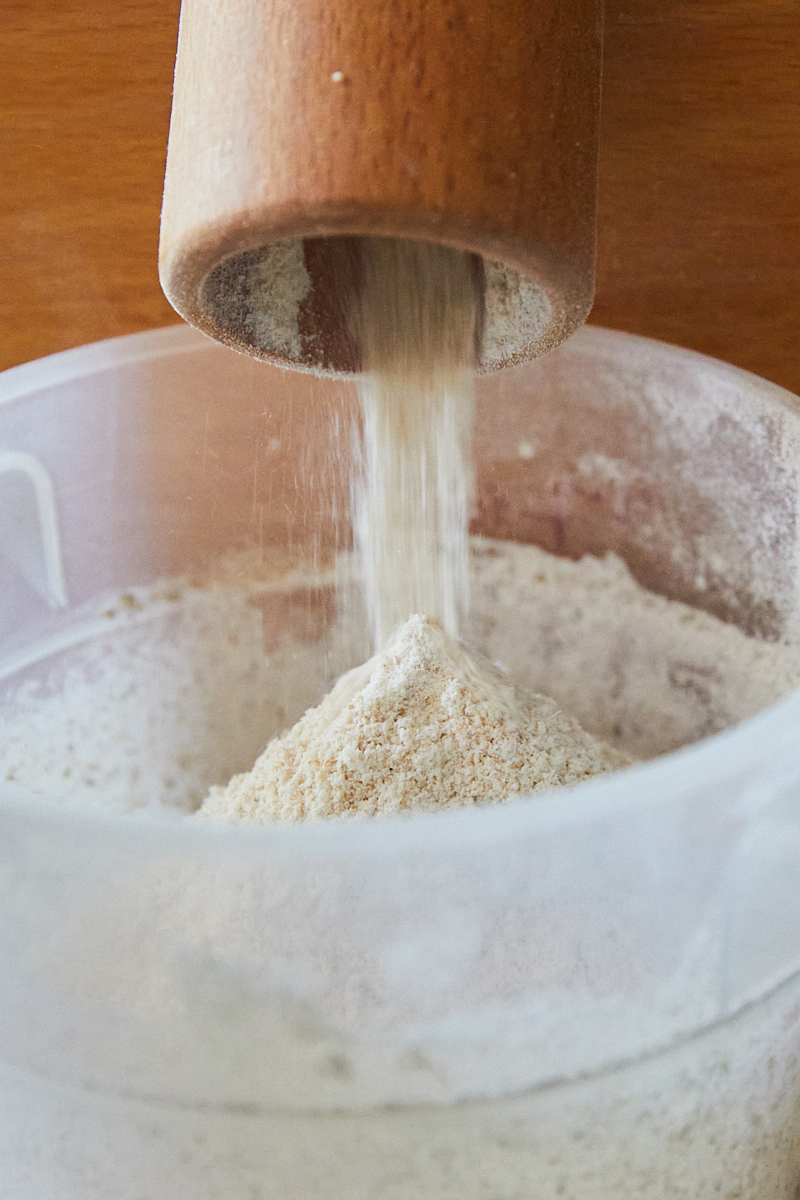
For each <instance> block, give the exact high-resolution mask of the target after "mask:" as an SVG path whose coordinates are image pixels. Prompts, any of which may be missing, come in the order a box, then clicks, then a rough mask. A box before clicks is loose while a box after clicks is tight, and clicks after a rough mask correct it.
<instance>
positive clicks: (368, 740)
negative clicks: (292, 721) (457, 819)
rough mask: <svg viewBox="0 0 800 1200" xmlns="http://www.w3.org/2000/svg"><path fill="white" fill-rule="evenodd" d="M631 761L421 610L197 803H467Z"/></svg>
mask: <svg viewBox="0 0 800 1200" xmlns="http://www.w3.org/2000/svg"><path fill="white" fill-rule="evenodd" d="M632 761H633V760H632V759H631V758H629V757H628V756H627V755H626V754H624V753H622V752H621V751H619V750H615V749H613V748H612V747H610V746H608V745H606V744H605V743H603V742H600V741H599V740H598V739H597V738H594V737H592V736H591V734H588V733H586V732H585V731H584V730H583V729H581V727H580V726H579V725H578V724H577V722H576V721H573V720H571V719H570V718H569V717H567V716H565V715H564V714H563V713H562V712H560V711H559V708H558V705H557V704H556V702H555V701H554V700H550V699H548V698H547V697H545V696H539V695H536V694H533V693H526V692H524V691H522V690H518V689H514V688H512V687H511V685H510V684H509V683H508V682H507V681H506V680H505V679H504V678H503V677H502V676H501V675H500V674H499V673H498V672H497V671H496V670H494V668H492V667H491V666H489V665H488V664H487V663H483V662H479V661H478V660H477V659H475V658H473V657H472V656H471V655H470V654H468V653H467V651H466V650H464V649H463V648H462V647H461V646H460V645H459V644H458V643H457V642H455V641H454V640H453V639H452V638H450V637H449V636H448V635H447V634H446V633H445V632H444V630H443V629H442V628H441V627H440V626H439V625H438V624H437V623H436V622H434V621H431V620H429V619H428V618H426V617H424V616H420V615H415V616H412V617H410V618H409V620H408V621H406V623H405V624H404V625H403V626H401V627H400V629H399V630H398V631H397V633H396V634H395V635H394V637H393V638H392V639H391V640H390V642H389V643H388V645H387V647H386V648H385V649H384V650H383V651H382V652H381V653H380V654H378V655H376V656H375V657H374V658H372V659H370V660H369V662H367V663H365V664H364V665H363V666H360V667H356V668H355V669H354V670H352V671H349V672H348V673H347V674H346V675H344V676H343V677H342V678H341V679H340V680H339V682H338V683H337V684H336V686H335V687H334V688H333V690H332V691H331V692H329V694H328V695H327V696H326V697H325V698H324V699H323V700H322V702H321V704H319V705H318V706H317V707H316V708H311V709H309V710H308V712H307V713H306V714H305V716H303V717H301V719H300V720H299V721H298V722H297V724H296V725H294V727H293V728H292V729H290V730H289V731H288V732H287V733H285V734H283V735H282V736H280V737H278V738H275V739H274V740H273V741H272V742H270V743H269V745H268V746H267V748H266V750H265V751H264V753H263V754H262V755H261V757H260V758H259V759H258V760H257V762H256V764H255V766H254V767H253V769H252V771H250V772H249V773H247V774H244V775H235V776H234V778H233V779H232V780H231V781H230V783H229V784H228V786H227V787H226V788H220V787H218V788H213V789H212V791H211V793H210V795H209V797H208V798H207V800H206V801H205V803H204V805H203V807H202V809H201V810H200V815H201V816H208V817H218V818H222V819H223V820H230V821H250V822H253V823H259V824H266V823H269V822H272V821H313V820H320V819H325V818H329V817H366V816H374V815H375V814H377V813H384V814H388V813H402V812H412V811H413V812H420V811H426V810H427V811H432V810H436V809H438V808H441V807H442V806H454V807H467V806H471V805H479V804H489V803H492V802H497V801H500V800H505V799H507V798H508V797H509V796H513V795H518V794H520V793H527V792H532V791H534V790H536V789H539V790H542V789H546V788H551V787H556V786H558V785H562V784H570V783H578V782H580V781H581V780H584V779H586V778H587V777H589V776H592V775H597V774H600V773H602V772H605V771H612V770H615V769H617V768H619V767H623V766H627V765H629V764H630V763H631V762H632Z"/></svg>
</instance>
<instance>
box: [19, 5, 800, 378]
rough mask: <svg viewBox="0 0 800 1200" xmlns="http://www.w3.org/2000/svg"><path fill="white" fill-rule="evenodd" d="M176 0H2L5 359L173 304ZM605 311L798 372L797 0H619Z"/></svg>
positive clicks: (604, 154) (162, 316)
mask: <svg viewBox="0 0 800 1200" xmlns="http://www.w3.org/2000/svg"><path fill="white" fill-rule="evenodd" d="M178 12H179V2H178V0H126V3H125V4H109V3H108V0H82V2H81V3H80V4H78V3H76V2H75V0H26V2H25V3H22V2H14V0H4V2H3V4H2V6H0V26H1V28H0V34H1V35H2V41H3V47H4V54H3V70H2V72H0V153H1V154H2V158H1V159H0V320H1V321H2V344H1V346H0V366H2V367H7V366H11V365H13V364H14V363H18V362H23V361H26V360H28V359H32V358H36V357H39V356H40V355H43V354H49V353H52V352H53V351H56V350H62V349H65V348H66V347H69V346H75V345H80V344H82V343H84V342H90V341H94V340H96V339H98V338H104V337H113V336H116V335H119V334H124V333H132V332H134V331H136V330H140V329H148V328H152V327H154V326H158V325H163V324H168V323H172V322H174V321H176V320H177V317H176V315H175V313H174V312H173V310H172V309H171V308H170V307H169V305H168V304H167V301H166V300H165V299H164V298H163V296H162V294H161V291H160V288H159V284H158V277H157V269H156V258H157V247H158V219H159V209H160V203H161V188H162V182H163V172H164V161H165V156H166V144H167V132H168V125H169V109H170V92H171V83H172V71H173V62H174V55H175V46H176V42H177V28H178ZM603 87H604V93H603V115H602V128H601V150H600V208H599V243H598V280H597V295H596V301H595V308H594V312H593V315H592V320H593V321H595V322H597V323H599V324H604V325H608V326H611V327H614V328H619V329H628V330H632V331H634V332H637V333H642V334H647V335H650V336H653V337H658V338H663V339H665V340H668V341H672V342H676V343H679V344H681V345H685V346H691V347H693V348H694V349H697V350H701V351H704V352H705V353H708V354H713V355H716V356H718V357H720V358H724V359H727V360H728V361H730V362H734V363H736V364H738V365H740V366H743V367H746V368H748V369H749V370H752V371H756V372H757V373H758V374H761V375H763V376H765V377H766V378H768V379H772V380H774V381H775V382H777V383H780V384H782V385H784V386H785V387H788V388H790V389H791V390H793V391H796V392H800V330H799V326H800V220H798V209H799V208H800V2H798V0H715V2H713V3H712V2H710V0H662V2H660V3H656V2H655V0H609V3H608V5H607V10H606V37H605V65H604V84H603Z"/></svg>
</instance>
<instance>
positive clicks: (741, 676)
mask: <svg viewBox="0 0 800 1200" xmlns="http://www.w3.org/2000/svg"><path fill="white" fill-rule="evenodd" d="M472 554H473V559H472V596H473V602H472V620H471V622H470V626H469V629H468V635H469V638H470V640H471V641H472V642H474V643H475V644H476V645H478V646H480V647H481V648H482V650H483V651H484V653H486V654H487V655H488V656H489V657H490V658H492V659H493V660H496V661H499V662H501V663H503V664H504V665H505V666H506V667H507V668H508V671H509V674H510V678H511V679H512V681H514V682H515V683H518V684H522V685H524V686H526V687H530V688H534V689H535V690H536V691H539V692H544V693H545V694H546V695H548V696H553V697H554V698H555V699H556V700H557V701H558V703H559V704H560V705H563V707H564V709H565V710H566V711H567V712H568V713H569V714H570V715H571V716H573V717H574V718H575V719H576V720H578V721H579V722H580V723H581V725H583V726H584V728H585V729H588V730H590V731H591V732H592V733H593V734H594V735H595V736H596V737H600V738H603V739H604V740H606V741H608V742H610V743H611V744H612V745H616V746H619V747H621V748H623V749H625V750H627V751H628V753H630V754H633V755H634V756H635V757H636V758H644V759H647V758H653V757H654V756H655V755H657V754H664V753H666V752H667V751H669V750H675V749H677V748H678V747H679V746H685V745H689V744H690V743H692V742H696V741H698V740H699V739H700V738H703V737H708V736H709V735H711V734H714V733H718V732H720V731H721V730H723V729H728V728H729V727H730V726H732V725H736V724H738V722H739V721H742V720H744V719H745V718H747V717H751V716H754V715H755V714H756V713H757V712H760V711H761V710H762V709H764V708H766V707H768V706H769V705H770V704H774V703H775V702H776V701H777V700H779V699H780V698H781V697H783V696H785V695H788V693H789V692H791V691H793V690H794V689H795V688H797V687H800V648H798V647H797V646H796V645H790V644H785V643H773V642H762V641H758V640H757V639H756V638H752V637H748V636H747V635H746V634H744V633H743V632H742V631H741V630H740V629H738V628H737V627H736V626H735V625H731V624H728V623H727V622H725V621H721V620H719V619H718V618H717V617H713V616H711V615H710V614H709V613H705V612H701V611H700V610H698V609H696V608H692V607H690V606H689V605H688V604H682V603H681V602H680V601H677V600H667V599H666V598H665V597H663V596H658V595H655V594H654V593H652V592H648V591H646V590H645V589H644V588H643V587H640V586H639V584H638V583H636V581H635V580H634V579H633V578H632V577H631V575H630V572H629V571H628V569H627V567H626V566H625V564H624V563H623V562H622V561H621V560H620V559H619V558H617V556H616V555H614V554H609V555H607V556H606V557H605V558H603V559H597V558H591V557H589V556H587V557H585V558H583V559H581V560H580V562H572V561H570V560H569V559H563V558H557V557H556V556H555V555H552V554H547V553H546V552H545V551H543V550H540V549H538V547H536V546H525V545H519V544H517V543H514V542H493V541H489V540H488V539H486V540H484V539H478V538H475V539H473V541H472Z"/></svg>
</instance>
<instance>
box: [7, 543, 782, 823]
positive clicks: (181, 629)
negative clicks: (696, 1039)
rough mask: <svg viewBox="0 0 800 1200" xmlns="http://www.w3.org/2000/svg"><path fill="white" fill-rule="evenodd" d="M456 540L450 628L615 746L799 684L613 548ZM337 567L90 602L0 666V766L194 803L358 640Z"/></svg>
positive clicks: (643, 741)
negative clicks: (455, 613) (455, 609)
mask: <svg viewBox="0 0 800 1200" xmlns="http://www.w3.org/2000/svg"><path fill="white" fill-rule="evenodd" d="M470 550H471V560H470V575H471V593H472V602H471V615H470V620H469V624H468V626H467V628H466V631H465V632H466V634H467V638H468V641H469V643H470V644H471V645H474V646H476V647H477V648H478V650H479V651H481V652H482V653H483V654H484V655H485V656H486V657H487V658H488V659H489V660H490V661H497V662H499V663H501V664H503V666H504V667H505V668H507V669H508V673H509V675H508V678H509V681H510V682H511V683H513V684H514V685H515V686H517V687H521V688H523V689H526V690H528V691H534V692H538V693H542V694H544V695H549V696H552V697H554V699H555V700H556V702H557V704H558V705H559V707H561V708H562V709H563V711H564V712H565V713H568V714H569V715H570V716H571V717H573V718H575V719H576V720H577V721H579V722H580V724H581V725H582V726H583V728H584V729H586V730H588V731H589V732H590V733H592V734H593V735H594V736H595V737H598V738H601V739H603V740H604V741H606V742H609V743H611V744H612V745H614V746H616V747H618V748H619V749H622V750H625V751H627V752H628V753H630V754H632V755H633V756H634V757H637V758H649V757H652V756H654V755H656V754H661V753H664V752H666V751H669V750H671V749H674V748H676V747H677V746H680V745H686V744H688V743H691V742H694V741H697V740H698V738H701V737H705V736H707V735H708V734H710V733H713V732H715V731H717V730H720V729H723V728H728V727H729V726H731V725H735V724H736V723H737V722H739V721H741V720H743V719H744V718H746V717H748V716H751V715H753V714H754V713H756V712H758V711H759V710H761V709H763V708H764V707H767V706H768V705H770V704H773V703H775V702H776V701H777V700H779V699H780V698H781V697H782V696H784V695H786V694H787V693H788V692H790V691H792V690H793V689H794V688H797V687H798V686H800V653H798V649H797V647H796V646H794V645H784V644H781V643H768V642H761V641H758V640H756V639H755V638H751V637H748V636H746V635H745V634H744V633H742V631H741V630H739V629H737V628H736V627H735V626H734V625H729V624H726V623H725V622H723V621H720V620H719V619H717V618H716V617H712V616H709V615H708V614H707V613H703V612H699V611H698V610H696V609H693V608H690V607H689V606H688V605H685V604H681V603H679V602H678V601H674V600H666V599H664V598H663V597H661V596H655V595H653V593H651V592H648V591H646V590H645V589H644V588H642V587H640V586H639V585H638V584H637V583H636V582H635V581H634V580H633V579H632V578H631V576H630V574H629V572H628V571H627V568H626V567H625V565H624V564H623V563H622V562H621V561H620V560H619V559H618V558H616V557H615V556H613V555H609V556H608V557H606V558H605V559H596V558H589V557H587V558H584V559H582V560H581V561H580V562H570V561H569V560H566V559H560V558H556V557H555V556H553V555H550V554H547V553H546V552H544V551H542V550H539V549H538V548H537V547H535V546H526V545H518V544H516V543H513V542H497V541H491V540H488V539H483V538H473V539H471V543H470ZM349 569H350V568H349V564H348V563H347V562H346V561H343V562H342V563H341V564H340V566H339V568H338V569H337V570H336V571H334V570H333V569H331V570H329V571H327V572H325V573H320V572H319V571H315V570H314V569H313V568H312V567H309V566H305V567H304V566H303V565H302V564H297V563H294V562H292V561H290V560H287V559H286V556H285V555H281V554H278V553H276V554H275V555H274V557H273V559H272V560H267V561H265V562H264V563H263V564H262V565H261V566H256V565H254V563H253V561H241V562H239V563H238V564H236V566H235V569H233V568H232V567H230V565H225V564H223V565H221V566H220V568H219V570H218V572H217V575H216V578H214V579H211V580H205V581H202V582H198V583H195V584H192V583H190V582H189V581H187V580H173V581H165V582H164V583H163V584H160V585H158V586H154V587H149V588H135V589H133V590H132V591H131V593H130V594H129V596H127V597H124V598H119V597H117V598H112V597H109V598H108V599H106V600H103V601H101V602H99V603H98V605H97V608H96V610H95V613H94V615H93V616H92V617H91V619H89V618H88V617H87V621H86V623H85V625H80V626H78V627H76V628H75V629H74V631H73V632H72V634H71V636H70V639H68V640H69V642H70V644H68V645H64V646H63V648H61V649H58V650H57V651H56V650H53V649H49V648H48V647H42V648H41V652H40V653H41V657H40V659H39V660H38V661H35V662H32V663H31V665H30V666H28V667H27V668H25V669H24V670H22V671H17V672H15V673H13V674H11V675H9V676H8V677H7V678H5V679H4V680H2V681H0V778H2V779H6V780H9V781H11V782H15V783H17V784H18V785H19V787H21V788H23V789H25V792H26V794H27V795H28V796H29V797H30V801H31V803H35V801H36V798H37V796H41V797H42V798H45V797H46V798H47V799H49V800H51V801H52V800H54V801H57V802H58V803H61V804H64V805H69V806H76V807H86V806H91V807H97V808H106V809H109V808H112V809H117V810H120V809H121V810H125V809H134V808H141V807H143V806H148V807H155V808H158V807H162V808H165V809H176V808H177V809H181V810H184V811H186V810H191V809H193V808H196V807H197V805H198V804H199V803H200V801H201V800H202V799H203V797H204V796H205V795H206V794H207V792H208V789H209V787H211V786H214V785H220V784H224V783H226V782H227V781H228V780H229V779H230V777H231V776H232V775H233V774H234V773H235V772H244V771H248V770H250V768H251V767H252V765H253V763H254V761H255V759H256V757H257V756H258V755H259V754H260V753H261V752H262V751H263V750H264V747H265V745H266V744H267V742H268V741H269V739H270V738H271V737H273V736H274V735H276V734H278V733H280V732H281V731H283V730H286V729H287V728H289V727H290V726H291V725H292V724H293V723H294V722H295V721H297V720H298V719H299V718H300V717H301V716H302V714H303V713H304V712H305V711H306V709H308V708H309V706H310V705H313V704H318V703H319V701H320V700H321V699H322V697H323V696H324V694H325V693H326V692H327V691H328V690H329V688H330V687H331V685H332V684H333V682H334V681H335V679H336V678H337V677H338V676H339V675H340V674H342V672H344V671H346V670H348V669H349V668H351V667H353V666H355V665H356V664H357V663H359V662H361V661H363V659H364V658H365V657H366V656H367V654H368V653H369V642H368V638H367V636H366V634H365V623H364V619H363V612H362V610H361V608H360V604H359V600H358V596H357V594H356V593H355V592H354V590H353V588H352V587H351V586H350V585H347V583H346V582H344V581H346V578H347V575H348V572H349ZM335 585H338V588H337V586H335ZM104 614H105V615H104Z"/></svg>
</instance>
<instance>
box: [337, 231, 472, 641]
mask: <svg viewBox="0 0 800 1200" xmlns="http://www.w3.org/2000/svg"><path fill="white" fill-rule="evenodd" d="M359 248H360V255H361V275H362V278H361V287H360V290H359V291H357V293H356V294H355V296H354V299H353V303H352V309H351V311H350V314H349V323H350V328H351V332H352V335H353V338H354V339H355V341H356V343H357V344H358V346H359V349H360V355H361V363H362V369H363V374H362V375H360V376H359V378H358V380H357V387H358V395H359V400H360V403H361V412H362V424H363V443H362V444H363V473H362V474H361V476H360V477H359V478H357V479H356V481H355V485H354V505H353V507H354V511H355V522H354V525H355V529H354V532H355V540H356V548H357V551H358V554H359V558H360V563H361V577H362V586H363V588H364V596H365V601H366V606H367V615H368V618H369V622H370V627H371V630H372V638H373V649H374V650H380V649H381V648H382V647H383V645H384V644H385V642H386V639H387V637H388V636H389V634H390V633H391V632H392V631H393V630H394V629H395V628H396V627H397V626H398V625H400V624H401V623H402V622H403V621H405V620H406V619H407V618H408V617H409V616H410V615H411V614H412V613H416V612H422V613H425V614H426V615H427V616H429V617H435V618H436V619H437V620H439V621H440V622H441V623H442V625H443V626H444V628H445V630H446V631H447V632H448V633H449V634H451V636H453V637H456V636H458V633H459V623H460V620H461V618H462V616H463V614H464V612H465V611H466V608H467V592H468V562H469V554H468V538H467V513H468V508H469V501H470V493H471V486H472V468H471V460H470V457H469V441H470V436H471V431H472V414H473V408H474V390H475V385H474V364H475V355H476V337H477V323H478V308H479V305H478V294H477V291H476V288H475V283H474V279H473V272H472V264H471V260H470V257H469V256H468V255H466V254H462V253H460V252H459V251H456V250H450V249H448V248H447V247H446V246H436V245H429V244H427V243H424V242H410V241H397V240H394V239H392V238H361V239H359Z"/></svg>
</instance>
